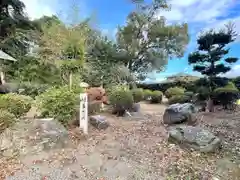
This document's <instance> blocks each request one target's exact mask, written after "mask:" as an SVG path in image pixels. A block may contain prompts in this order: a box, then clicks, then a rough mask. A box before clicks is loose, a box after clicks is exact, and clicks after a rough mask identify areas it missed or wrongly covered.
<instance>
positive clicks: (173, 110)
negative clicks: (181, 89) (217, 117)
mask: <svg viewBox="0 0 240 180" xmlns="http://www.w3.org/2000/svg"><path fill="white" fill-rule="evenodd" d="M195 112H196V109H195V106H194V105H193V104H191V103H184V104H179V103H177V104H172V105H170V106H169V107H168V108H166V110H165V112H164V114H163V123H164V124H168V125H172V124H179V123H184V122H186V123H189V124H193V123H195V122H196V116H195V114H194V113H195Z"/></svg>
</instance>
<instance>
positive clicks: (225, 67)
mask: <svg viewBox="0 0 240 180" xmlns="http://www.w3.org/2000/svg"><path fill="white" fill-rule="evenodd" d="M236 35H237V34H236V32H235V31H234V26H233V24H228V25H226V27H225V29H222V30H220V31H218V32H217V31H214V30H210V31H208V32H206V33H204V34H202V35H201V36H200V37H199V38H198V40H197V43H198V50H197V51H196V52H193V53H191V54H190V55H189V56H188V62H189V64H191V65H193V70H194V71H198V72H200V73H201V74H202V75H205V76H207V78H208V79H209V81H210V84H211V88H214V84H213V79H214V78H216V77H217V76H218V75H220V74H225V73H226V72H228V71H230V70H231V64H233V63H235V62H237V60H238V58H236V57H227V58H224V56H225V55H227V54H228V53H229V50H230V49H229V47H227V46H228V45H229V44H230V43H231V42H233V41H234V40H235V39H236Z"/></svg>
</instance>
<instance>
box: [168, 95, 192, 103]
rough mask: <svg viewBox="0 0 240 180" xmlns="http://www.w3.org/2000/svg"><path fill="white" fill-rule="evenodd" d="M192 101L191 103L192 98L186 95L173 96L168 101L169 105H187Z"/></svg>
mask: <svg viewBox="0 0 240 180" xmlns="http://www.w3.org/2000/svg"><path fill="white" fill-rule="evenodd" d="M190 101H191V98H190V97H189V96H186V95H176V96H172V97H171V98H169V99H168V103H169V104H176V103H180V104H182V103H187V102H190Z"/></svg>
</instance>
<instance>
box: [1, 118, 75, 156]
mask: <svg viewBox="0 0 240 180" xmlns="http://www.w3.org/2000/svg"><path fill="white" fill-rule="evenodd" d="M71 146H72V142H71V139H69V135H68V131H67V130H66V129H65V128H64V126H63V125H62V124H60V123H59V122H58V121H57V120H54V119H51V118H50V119H31V120H28V119H26V120H21V121H19V122H18V123H16V124H15V125H14V126H13V127H11V128H10V129H7V130H5V131H4V132H3V133H2V134H1V136H0V150H1V152H0V155H3V156H8V157H12V156H15V155H27V154H36V153H39V152H42V151H49V150H51V149H62V148H65V147H71Z"/></svg>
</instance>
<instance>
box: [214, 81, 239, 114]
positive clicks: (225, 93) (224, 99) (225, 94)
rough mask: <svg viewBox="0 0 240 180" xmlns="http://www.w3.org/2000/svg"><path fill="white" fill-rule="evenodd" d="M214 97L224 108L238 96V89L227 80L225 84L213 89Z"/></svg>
mask: <svg viewBox="0 0 240 180" xmlns="http://www.w3.org/2000/svg"><path fill="white" fill-rule="evenodd" d="M213 96H214V99H215V100H217V101H218V102H219V103H220V104H221V105H222V106H223V107H224V108H225V109H227V108H228V106H229V105H231V104H233V103H234V102H235V101H236V100H237V99H238V96H239V90H238V89H237V88H236V86H235V85H234V84H233V83H232V82H229V83H228V84H227V85H226V86H224V87H221V88H217V89H215V90H214V95H213Z"/></svg>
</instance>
